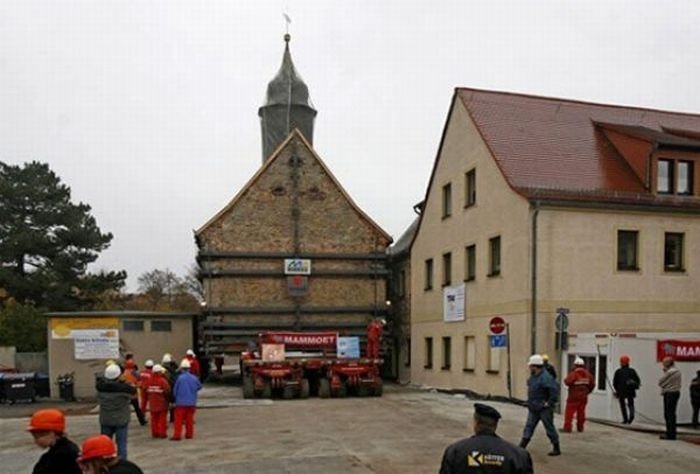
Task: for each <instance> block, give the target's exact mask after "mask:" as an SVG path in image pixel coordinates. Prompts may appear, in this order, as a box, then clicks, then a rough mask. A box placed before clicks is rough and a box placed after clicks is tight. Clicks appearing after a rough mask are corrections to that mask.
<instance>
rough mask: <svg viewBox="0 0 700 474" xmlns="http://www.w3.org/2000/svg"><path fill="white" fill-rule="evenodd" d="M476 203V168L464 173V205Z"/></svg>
mask: <svg viewBox="0 0 700 474" xmlns="http://www.w3.org/2000/svg"><path fill="white" fill-rule="evenodd" d="M474 204H476V170H471V171H467V174H465V175H464V207H469V206H473V205H474Z"/></svg>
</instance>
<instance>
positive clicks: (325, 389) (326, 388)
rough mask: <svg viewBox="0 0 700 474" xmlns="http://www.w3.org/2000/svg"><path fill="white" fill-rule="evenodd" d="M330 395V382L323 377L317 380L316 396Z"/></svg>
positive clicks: (325, 396)
mask: <svg viewBox="0 0 700 474" xmlns="http://www.w3.org/2000/svg"><path fill="white" fill-rule="evenodd" d="M330 396H331V382H330V380H328V379H327V378H325V377H323V378H321V379H320V380H319V381H318V397H319V398H329V397H330Z"/></svg>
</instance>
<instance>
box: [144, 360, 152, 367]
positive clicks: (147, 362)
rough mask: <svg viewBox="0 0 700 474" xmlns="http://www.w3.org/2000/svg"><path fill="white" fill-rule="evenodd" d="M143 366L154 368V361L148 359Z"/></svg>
mask: <svg viewBox="0 0 700 474" xmlns="http://www.w3.org/2000/svg"><path fill="white" fill-rule="evenodd" d="M143 365H145V366H146V367H153V361H152V360H151V359H148V360H147V361H146V362H145V363H144V364H143Z"/></svg>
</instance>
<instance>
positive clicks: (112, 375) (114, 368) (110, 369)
mask: <svg viewBox="0 0 700 474" xmlns="http://www.w3.org/2000/svg"><path fill="white" fill-rule="evenodd" d="M121 374H122V369H120V368H119V366H118V365H117V364H112V365H108V366H107V368H106V369H105V378H106V379H109V380H116V379H118V378H119V376H120V375H121Z"/></svg>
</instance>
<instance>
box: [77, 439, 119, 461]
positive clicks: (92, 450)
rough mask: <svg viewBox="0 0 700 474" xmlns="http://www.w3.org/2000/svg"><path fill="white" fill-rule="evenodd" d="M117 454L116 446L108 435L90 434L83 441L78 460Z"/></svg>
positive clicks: (111, 456) (108, 456)
mask: <svg viewBox="0 0 700 474" xmlns="http://www.w3.org/2000/svg"><path fill="white" fill-rule="evenodd" d="M116 455H117V446H116V445H115V444H114V441H112V439H111V438H110V437H109V436H105V435H97V436H91V437H90V438H88V439H86V440H85V441H84V442H83V449H81V450H80V457H79V458H78V462H82V461H89V460H90V459H97V458H113V457H115V456H116Z"/></svg>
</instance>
